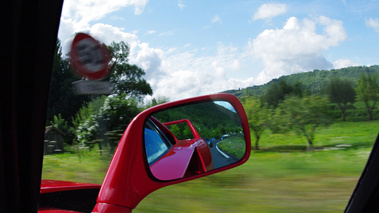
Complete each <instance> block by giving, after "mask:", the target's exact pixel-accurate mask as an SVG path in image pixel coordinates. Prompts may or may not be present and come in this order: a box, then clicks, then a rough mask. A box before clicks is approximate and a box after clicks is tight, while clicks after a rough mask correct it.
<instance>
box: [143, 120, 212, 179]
mask: <svg viewBox="0 0 379 213" xmlns="http://www.w3.org/2000/svg"><path fill="white" fill-rule="evenodd" d="M153 121H154V122H155V124H157V125H159V126H160V128H161V129H164V132H165V134H166V135H167V134H169V135H171V136H172V137H173V138H174V139H175V143H174V145H173V147H172V148H171V149H170V150H169V151H168V152H167V153H166V154H164V155H163V156H162V157H161V158H159V160H157V161H156V162H155V163H154V164H153V165H151V166H150V170H151V173H152V174H153V175H154V177H155V178H157V179H159V180H174V179H178V178H182V177H189V176H191V175H194V174H201V173H204V172H207V171H210V170H212V169H213V160H212V154H211V150H210V148H209V146H208V144H207V142H206V141H205V140H204V139H202V138H201V137H200V135H199V133H198V132H197V131H196V128H195V127H194V126H193V124H192V123H191V121H190V120H188V119H183V120H178V121H172V122H166V123H164V125H162V124H161V123H160V122H159V121H158V120H157V119H153ZM179 123H186V124H187V125H188V126H189V128H190V129H191V132H192V135H193V136H194V138H192V139H186V140H178V139H177V138H176V137H175V135H174V134H172V132H171V131H170V130H168V129H167V128H165V127H164V126H170V125H174V124H179Z"/></svg>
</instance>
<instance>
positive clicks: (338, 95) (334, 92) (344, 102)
mask: <svg viewBox="0 0 379 213" xmlns="http://www.w3.org/2000/svg"><path fill="white" fill-rule="evenodd" d="M325 92H326V94H327V96H328V99H329V101H330V102H331V103H335V104H337V106H338V108H339V109H340V111H341V117H342V121H345V117H346V109H347V108H348V106H349V103H350V104H353V103H354V102H355V96H356V94H355V90H354V88H353V83H352V82H351V81H349V80H343V79H340V78H338V77H333V78H331V79H330V80H329V82H328V83H327V84H326V85H325Z"/></svg>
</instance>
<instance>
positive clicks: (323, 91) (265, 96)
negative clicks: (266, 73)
mask: <svg viewBox="0 0 379 213" xmlns="http://www.w3.org/2000/svg"><path fill="white" fill-rule="evenodd" d="M239 98H240V100H241V101H242V103H243V105H244V107H245V110H246V114H247V117H248V121H249V126H250V130H251V132H252V133H253V135H254V138H255V146H254V148H255V149H259V140H260V139H261V136H262V134H263V132H264V131H265V130H267V129H270V131H272V132H273V133H277V132H286V131H290V130H292V131H295V132H297V133H299V134H301V135H303V136H304V137H305V138H306V141H307V143H308V148H309V149H313V144H314V139H315V132H316V130H317V129H318V128H320V127H323V126H324V127H327V126H329V125H330V124H332V123H333V122H334V121H335V120H336V119H335V111H336V110H338V111H339V114H340V115H339V117H340V119H341V121H346V117H347V111H357V110H360V111H362V109H363V110H365V111H366V113H365V116H367V119H368V120H373V119H374V118H375V113H376V112H377V110H376V103H377V102H378V101H379V83H378V75H377V74H376V73H373V72H363V73H360V77H359V78H358V79H357V80H356V81H352V80H351V79H346V78H341V77H339V76H336V75H334V76H332V77H331V78H330V79H329V80H328V81H326V82H325V84H324V86H323V88H320V90H319V92H318V93H315V92H312V91H311V90H309V89H306V87H304V86H303V84H302V83H301V82H295V83H288V82H287V81H285V80H283V79H281V80H279V81H277V82H272V83H271V84H269V86H267V88H266V90H265V91H264V92H263V93H262V95H251V93H250V94H249V93H247V92H245V93H244V95H241V96H240V97H239ZM355 103H359V104H358V106H359V107H358V108H357V107H355ZM360 108H362V109H360ZM358 116H364V115H363V114H359V115H358Z"/></svg>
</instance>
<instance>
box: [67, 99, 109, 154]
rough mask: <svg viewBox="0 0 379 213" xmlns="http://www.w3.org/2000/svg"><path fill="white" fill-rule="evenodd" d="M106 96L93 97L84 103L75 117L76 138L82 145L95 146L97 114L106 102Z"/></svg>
mask: <svg viewBox="0 0 379 213" xmlns="http://www.w3.org/2000/svg"><path fill="white" fill-rule="evenodd" d="M105 99H106V96H101V97H98V98H95V99H93V100H92V101H91V102H90V103H88V104H87V105H84V106H83V107H82V108H80V110H79V111H78V113H77V114H76V115H75V118H74V119H73V124H74V127H75V129H76V137H77V138H76V139H77V141H78V142H79V143H80V144H81V145H82V146H85V145H86V146H90V148H93V147H94V141H95V140H96V139H97V130H98V128H99V127H98V123H97V122H96V115H97V114H98V112H99V110H100V108H101V107H102V106H103V104H104V102H105Z"/></svg>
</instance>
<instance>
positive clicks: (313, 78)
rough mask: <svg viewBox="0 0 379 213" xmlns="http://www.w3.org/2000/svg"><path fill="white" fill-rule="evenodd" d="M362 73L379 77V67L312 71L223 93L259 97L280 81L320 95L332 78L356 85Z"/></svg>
mask: <svg viewBox="0 0 379 213" xmlns="http://www.w3.org/2000/svg"><path fill="white" fill-rule="evenodd" d="M362 73H369V74H376V75H379V65H374V66H370V67H365V66H357V67H347V68H341V69H332V70H313V71H309V72H301V73H296V74H292V75H286V76H281V77H279V78H278V79H272V80H271V81H270V82H268V83H266V84H264V85H261V86H252V87H247V88H245V89H238V90H228V91H225V92H227V93H231V94H233V95H235V96H237V97H238V98H241V97H242V96H245V95H246V94H248V95H249V96H261V95H263V94H264V93H265V91H267V88H268V87H270V85H271V84H274V83H278V82H279V81H281V80H282V81H285V82H286V83H287V84H290V85H294V84H295V83H296V82H300V83H301V84H302V85H303V89H304V90H306V91H307V92H309V93H310V94H320V93H321V92H322V91H323V88H324V86H325V85H326V83H327V82H328V81H329V79H331V78H332V77H333V76H337V77H340V78H342V79H346V80H349V81H351V82H353V84H356V83H357V82H358V79H359V78H360V76H361V74H362Z"/></svg>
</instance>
